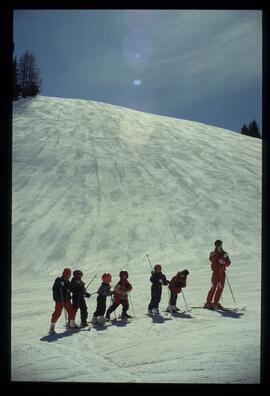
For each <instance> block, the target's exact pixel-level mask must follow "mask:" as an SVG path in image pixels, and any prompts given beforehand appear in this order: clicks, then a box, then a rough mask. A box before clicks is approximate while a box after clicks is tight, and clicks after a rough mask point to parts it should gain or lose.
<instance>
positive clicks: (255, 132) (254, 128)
mask: <svg viewBox="0 0 270 396" xmlns="http://www.w3.org/2000/svg"><path fill="white" fill-rule="evenodd" d="M248 130H249V136H252V137H256V138H260V137H261V135H260V132H259V127H258V125H257V122H256V121H255V120H253V121H252V122H251V123H250V124H249V126H248Z"/></svg>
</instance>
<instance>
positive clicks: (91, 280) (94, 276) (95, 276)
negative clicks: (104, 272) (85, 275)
mask: <svg viewBox="0 0 270 396" xmlns="http://www.w3.org/2000/svg"><path fill="white" fill-rule="evenodd" d="M96 277H97V274H96V275H95V276H94V278H93V279H91V280H90V282H89V283H88V285H87V286H86V288H85V290H86V289H87V288H88V287H89V286H90V285H91V283H92V282H93V280H94V279H95V278H96Z"/></svg>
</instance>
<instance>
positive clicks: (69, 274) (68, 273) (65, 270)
mask: <svg viewBox="0 0 270 396" xmlns="http://www.w3.org/2000/svg"><path fill="white" fill-rule="evenodd" d="M62 276H63V277H64V278H70V277H71V270H70V269H69V268H65V269H64V271H63V273H62Z"/></svg>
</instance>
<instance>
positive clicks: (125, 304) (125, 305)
mask: <svg viewBox="0 0 270 396" xmlns="http://www.w3.org/2000/svg"><path fill="white" fill-rule="evenodd" d="M120 304H121V305H122V316H125V315H126V313H127V311H128V309H129V305H128V300H120V302H119V303H116V302H114V303H113V305H111V306H110V307H109V308H108V310H107V312H106V317H109V315H110V314H111V313H112V312H113V311H115V310H116V308H117V307H119V305H120Z"/></svg>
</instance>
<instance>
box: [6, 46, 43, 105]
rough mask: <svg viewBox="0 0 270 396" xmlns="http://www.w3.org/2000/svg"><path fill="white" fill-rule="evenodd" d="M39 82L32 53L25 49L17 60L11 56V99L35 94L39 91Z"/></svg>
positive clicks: (37, 70) (38, 74)
mask: <svg viewBox="0 0 270 396" xmlns="http://www.w3.org/2000/svg"><path fill="white" fill-rule="evenodd" d="M41 82H42V80H41V78H40V72H39V69H38V67H37V64H36V58H35V55H34V54H32V53H31V52H30V51H26V52H24V53H23V54H22V56H21V57H20V58H19V60H18V61H17V57H16V56H14V57H13V100H17V99H19V98H26V97H28V96H36V95H37V94H38V93H40V91H41Z"/></svg>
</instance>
